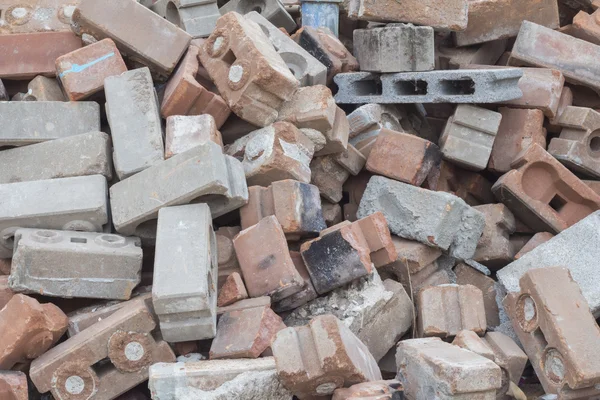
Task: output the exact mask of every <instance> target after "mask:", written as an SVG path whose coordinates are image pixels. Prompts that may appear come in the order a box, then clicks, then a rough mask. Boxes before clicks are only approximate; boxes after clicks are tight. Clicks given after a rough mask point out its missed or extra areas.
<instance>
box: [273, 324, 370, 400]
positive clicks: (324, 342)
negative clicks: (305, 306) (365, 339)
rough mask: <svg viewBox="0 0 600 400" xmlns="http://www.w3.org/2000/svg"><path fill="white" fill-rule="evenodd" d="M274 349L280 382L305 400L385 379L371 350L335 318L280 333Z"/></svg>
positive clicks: (276, 338) (274, 342) (274, 343)
mask: <svg viewBox="0 0 600 400" xmlns="http://www.w3.org/2000/svg"><path fill="white" fill-rule="evenodd" d="M271 348H272V350H273V355H274V356H275V362H276V364H277V374H278V375H279V379H280V380H281V382H282V383H283V385H284V386H285V387H287V388H288V389H289V390H290V391H291V392H292V393H294V394H295V395H297V396H299V397H301V398H304V397H307V396H322V395H328V394H332V393H333V392H334V390H335V389H337V388H339V387H345V386H351V385H354V384H356V383H361V382H365V381H373V380H379V379H381V373H380V372H379V368H378V367H377V363H376V362H375V360H374V359H373V356H372V355H371V353H369V350H368V349H367V347H366V346H365V345H364V344H363V343H362V342H361V341H360V340H359V339H358V338H357V337H356V336H355V335H354V334H353V333H352V332H351V331H350V330H348V328H346V327H345V326H344V325H343V324H342V323H341V322H340V321H339V320H338V319H337V318H336V317H334V316H333V315H323V316H319V317H315V318H313V319H312V320H311V321H310V323H309V324H308V325H307V326H301V327H296V328H286V329H283V330H281V331H279V332H278V333H277V336H276V337H275V340H274V341H273V344H272V346H271Z"/></svg>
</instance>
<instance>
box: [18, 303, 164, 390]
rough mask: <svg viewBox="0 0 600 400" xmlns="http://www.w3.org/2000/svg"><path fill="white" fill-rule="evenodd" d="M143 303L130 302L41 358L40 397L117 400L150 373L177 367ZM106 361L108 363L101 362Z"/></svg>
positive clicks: (34, 367) (33, 372)
mask: <svg viewBox="0 0 600 400" xmlns="http://www.w3.org/2000/svg"><path fill="white" fill-rule="evenodd" d="M155 327H156V322H155V321H154V319H153V316H152V313H151V311H150V310H149V308H148V307H147V305H146V303H145V302H144V301H143V300H130V301H129V302H127V303H126V305H124V306H123V307H122V308H121V309H120V310H118V311H117V312H115V313H114V314H112V315H111V316H110V317H108V318H105V319H104V320H102V321H100V322H98V323H96V324H94V325H92V326H90V327H89V328H88V329H85V330H83V331H81V332H80V333H78V334H77V335H75V336H73V337H71V338H69V339H68V340H66V341H65V342H62V343H60V344H59V345H58V346H56V347H54V348H52V349H51V350H50V351H48V352H46V353H45V354H43V355H42V356H41V357H38V358H37V359H36V360H35V361H34V362H33V363H32V364H31V369H30V376H31V380H32V381H33V383H34V385H35V387H36V388H37V389H38V391H40V392H41V393H45V392H51V393H52V395H53V396H54V397H55V398H59V399H61V398H62V399H77V398H89V399H113V398H116V397H117V396H119V395H120V394H123V393H125V392H127V391H128V390H129V389H131V388H133V387H135V386H137V385H138V384H140V383H142V382H144V381H146V380H147V379H148V368H149V367H150V365H152V364H155V363H158V362H174V361H175V354H173V351H172V350H171V348H170V347H169V345H168V344H167V342H164V341H162V340H160V339H156V338H155V337H154V336H153V335H152V333H151V332H152V331H153V330H154V328H155ZM104 359H107V360H108V361H109V362H104V363H103V362H101V361H102V360H104Z"/></svg>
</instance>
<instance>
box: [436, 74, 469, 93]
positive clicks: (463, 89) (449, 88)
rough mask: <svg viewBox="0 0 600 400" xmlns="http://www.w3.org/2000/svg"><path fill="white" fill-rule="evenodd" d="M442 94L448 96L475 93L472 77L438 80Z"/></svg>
mask: <svg viewBox="0 0 600 400" xmlns="http://www.w3.org/2000/svg"><path fill="white" fill-rule="evenodd" d="M440 88H441V90H442V94H445V95H450V96H460V95H469V94H473V93H475V82H473V79H470V78H466V79H444V80H441V81H440Z"/></svg>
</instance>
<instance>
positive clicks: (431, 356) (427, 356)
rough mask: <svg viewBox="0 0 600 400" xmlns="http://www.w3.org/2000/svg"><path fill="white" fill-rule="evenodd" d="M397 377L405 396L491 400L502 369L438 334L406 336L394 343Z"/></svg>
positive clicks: (499, 383) (422, 398)
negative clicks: (411, 337)
mask: <svg viewBox="0 0 600 400" xmlns="http://www.w3.org/2000/svg"><path fill="white" fill-rule="evenodd" d="M396 365H397V368H398V376H397V377H396V379H398V380H399V381H400V382H402V385H403V386H404V392H405V394H406V396H407V397H408V398H409V399H415V400H427V399H430V398H431V396H432V393H436V394H435V396H438V397H440V398H443V399H456V400H458V399H475V398H477V399H481V400H493V399H495V398H496V390H497V389H500V387H501V384H502V373H501V370H500V367H498V366H497V365H496V364H495V363H494V362H493V361H491V360H488V359H487V358H485V357H482V356H480V355H478V354H475V353H473V352H471V351H468V350H465V349H461V348H460V347H458V346H454V345H452V344H450V343H445V342H443V341H441V340H440V339H439V338H426V339H409V340H403V341H402V342H400V343H399V344H398V350H397V353H396Z"/></svg>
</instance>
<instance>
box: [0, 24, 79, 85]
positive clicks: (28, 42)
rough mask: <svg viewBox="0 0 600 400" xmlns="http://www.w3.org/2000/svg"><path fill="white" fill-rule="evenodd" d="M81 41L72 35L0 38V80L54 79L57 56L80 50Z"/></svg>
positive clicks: (49, 33)
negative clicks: (51, 77) (37, 77)
mask: <svg viewBox="0 0 600 400" xmlns="http://www.w3.org/2000/svg"><path fill="white" fill-rule="evenodd" d="M81 46H82V42H81V39H80V38H79V37H77V36H76V35H75V34H74V33H73V32H43V33H19V34H15V35H0V60H3V61H2V63H0V78H9V79H28V78H34V77H35V76H37V75H45V76H55V75H56V66H55V61H56V59H57V58H58V57H60V56H62V55H64V54H67V53H70V52H72V51H74V50H77V49H79V48H80V47H81Z"/></svg>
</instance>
